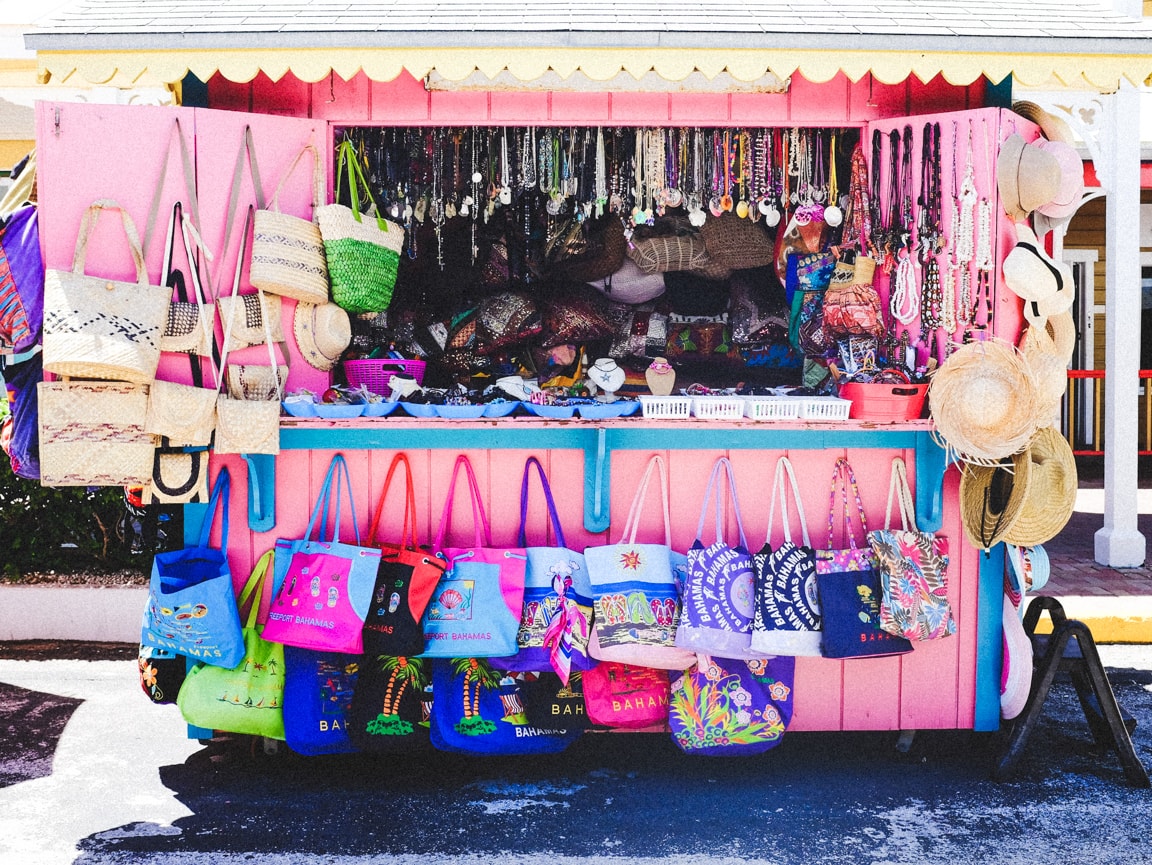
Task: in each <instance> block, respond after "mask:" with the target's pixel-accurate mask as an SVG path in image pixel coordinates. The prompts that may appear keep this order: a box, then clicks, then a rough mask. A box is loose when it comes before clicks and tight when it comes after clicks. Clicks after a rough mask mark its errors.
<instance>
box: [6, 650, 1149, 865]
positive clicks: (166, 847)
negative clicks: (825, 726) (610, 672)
mask: <svg viewBox="0 0 1152 865" xmlns="http://www.w3.org/2000/svg"><path fill="white" fill-rule="evenodd" d="M1102 652H1103V654H1104V657H1105V663H1106V664H1107V665H1108V668H1109V674H1110V676H1111V679H1112V683H1113V687H1114V689H1115V691H1116V693H1117V696H1118V699H1119V700H1120V702H1121V703H1122V704H1123V706H1124V707H1125V708H1126V709H1127V710H1128V711H1129V712H1130V713H1131V714H1133V715H1134V716H1136V717H1137V719H1138V720H1139V726H1138V727H1137V729H1136V732H1135V734H1134V737H1133V739H1134V743H1135V746H1136V750H1137V753H1138V754H1139V755H1140V756H1141V758H1142V759H1143V761H1144V763H1145V765H1146V766H1152V647H1149V646H1105V647H1102ZM0 683H3V684H2V685H0V729H4V730H5V736H4V738H3V741H2V742H0V865H42V863H43V865H49V863H51V865H58V863H78V865H97V863H99V865H122V863H124V865H126V863H133V865H209V863H212V865H216V863H220V862H244V863H253V865H287V863H294V865H295V863H306V865H312V863H325V865H368V863H385V862H387V863H395V865H410V863H411V865H414V863H417V862H420V863H428V862H459V863H470V865H471V863H477V865H478V863H489V862H507V863H525V865H528V863H532V865H535V863H541V865H545V863H547V865H569V863H577V862H580V863H612V865H639V863H650V862H651V863H655V862H668V863H693V865H694V863H704V862H708V863H752V862H756V863H760V862H763V863H768V862H771V863H780V865H784V863H793V862H796V863H800V862H803V863H854V865H855V863H873V865H887V863H891V865H903V863H909V865H911V863H917V865H921V863H929V865H931V863H957V862H965V863H985V862H987V863H993V862H995V863H1005V865H1014V863H1035V862H1042V863H1064V862H1076V861H1083V862H1091V863H1096V865H1109V863H1125V865H1131V863H1152V792H1150V791H1148V790H1137V789H1132V788H1130V787H1128V786H1126V785H1125V783H1124V777H1123V774H1122V772H1121V769H1120V764H1119V761H1118V760H1117V759H1116V757H1115V755H1114V754H1111V753H1107V752H1105V753H1100V752H1098V751H1097V750H1096V749H1095V747H1094V746H1093V744H1092V741H1091V738H1090V736H1089V734H1088V730H1087V727H1086V725H1085V723H1084V719H1083V716H1082V714H1081V711H1080V708H1079V704H1078V703H1077V701H1076V699H1075V695H1074V692H1073V690H1072V688H1071V685H1069V684H1067V683H1057V685H1056V687H1055V689H1054V691H1053V694H1052V696H1051V697H1050V698H1049V704H1048V706H1047V708H1046V712H1045V718H1044V722H1043V724H1042V725H1041V726H1040V727H1039V728H1038V729H1037V731H1036V732H1035V734H1034V735H1033V737H1032V740H1031V742H1030V744H1029V748H1028V752H1027V756H1026V758H1025V760H1024V762H1023V764H1022V766H1021V767H1020V770H1019V772H1018V774H1017V776H1016V777H1015V778H1013V779H1012V780H1011V781H1008V782H1005V783H1000V784H997V783H993V782H992V781H990V780H989V775H990V772H991V768H992V765H993V762H994V759H995V756H996V752H997V747H998V745H999V737H998V736H997V735H996V734H975V733H970V732H957V731H936V732H933V731H921V732H919V733H918V734H917V735H916V737H915V739H914V741H913V743H912V747H911V749H910V750H909V751H908V753H901V752H900V751H898V750H897V748H896V741H897V736H896V733H894V732H882V733H791V734H786V735H785V738H784V741H783V743H782V744H781V745H780V747H778V748H776V749H775V750H773V751H770V752H768V753H766V754H762V755H758V756H755V757H743V758H730V759H715V758H701V757H689V756H685V755H683V754H681V753H680V752H679V751H678V750H677V749H676V747H675V746H674V745H673V744H672V742H671V740H670V739H668V738H666V737H663V736H653V735H648V734H644V735H641V734H599V735H586V736H585V737H584V738H583V739H581V740H579V741H577V742H576V743H575V745H573V746H572V747H571V748H570V749H569V750H568V751H567V752H565V753H563V754H560V755H555V756H548V757H526V758H508V757H504V758H487V759H482V758H463V757H459V756H454V755H450V754H442V753H429V754H421V755H411V756H407V757H389V758H382V757H381V758H370V757H367V756H364V755H342V756H335V757H311V758H305V757H300V756H297V755H294V754H292V753H290V752H286V751H284V750H283V749H282V750H281V751H280V752H279V753H275V754H265V753H264V752H263V749H261V748H258V747H254V742H253V740H227V741H218V742H213V743H211V744H209V745H208V746H202V745H201V744H200V743H198V742H195V741H189V740H188V739H187V738H186V737H185V735H184V734H185V728H184V726H183V723H182V721H181V719H180V716H179V713H178V711H177V710H176V709H175V707H173V706H164V707H155V706H152V705H151V704H150V703H149V702H148V701H147V699H146V698H145V697H144V695H143V694H142V692H141V691H140V689H139V685H138V683H137V680H136V670H135V663H134V662H130V661H123V660H117V661H78V660H49V661H19V660H0Z"/></svg>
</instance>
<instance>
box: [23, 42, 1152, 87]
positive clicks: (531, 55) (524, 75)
mask: <svg viewBox="0 0 1152 865" xmlns="http://www.w3.org/2000/svg"><path fill="white" fill-rule="evenodd" d="M37 61H38V67H39V78H40V80H41V81H42V82H51V83H55V84H67V85H71V86H83V85H87V84H110V85H114V86H122V87H127V86H137V87H138V86H141V84H142V83H144V80H146V79H150V80H151V81H152V82H157V81H158V82H165V83H169V84H171V83H173V82H176V81H180V80H181V79H182V78H183V77H184V76H185V74H186V73H188V72H192V73H193V74H194V75H195V76H196V77H197V78H199V79H200V80H201V81H207V80H208V79H210V78H211V77H212V76H213V75H215V74H216V73H217V72H219V73H221V74H222V75H223V76H224V77H225V78H227V79H229V80H231V81H236V82H246V81H250V80H252V79H253V78H255V77H256V75H257V73H259V72H261V71H263V72H264V73H265V74H266V75H268V77H269V78H271V79H272V80H274V81H275V80H278V79H279V78H281V77H282V76H283V75H284V74H285V73H287V72H289V71H291V72H292V73H293V74H294V75H295V76H296V77H297V78H299V79H300V80H302V81H311V82H315V81H319V80H321V79H322V78H324V77H326V76H327V75H328V73H329V72H330V71H334V72H335V73H336V74H337V75H339V76H340V77H341V78H344V79H345V80H347V79H351V78H352V77H354V76H355V75H356V74H357V73H358V72H360V71H361V70H363V71H364V72H365V73H366V74H367V75H368V77H369V78H371V79H372V80H374V81H391V80H392V79H393V78H395V77H396V76H397V75H399V74H400V72H401V71H402V70H405V69H406V70H408V72H410V73H411V74H412V75H413V76H414V77H416V78H418V79H422V78H424V77H425V76H426V75H427V74H428V73H429V72H430V71H431V70H432V69H435V70H436V71H437V72H439V73H440V74H441V75H442V76H443V77H445V78H447V79H449V80H452V81H459V80H461V79H463V78H467V77H468V76H469V75H471V74H472V72H473V71H474V70H477V69H478V70H480V71H481V72H483V73H484V74H485V75H488V76H489V77H494V76H496V75H497V74H498V73H500V72H501V71H502V70H504V69H507V70H508V71H509V72H511V73H512V74H513V75H515V76H516V77H517V78H519V79H520V80H522V81H531V80H532V79H534V78H537V77H539V76H540V75H542V74H543V73H544V72H546V71H548V70H549V69H552V70H554V71H555V72H557V73H558V74H559V75H561V76H565V77H566V76H568V75H570V74H571V73H572V72H574V71H575V70H577V69H579V70H581V71H583V72H584V73H585V74H586V75H587V76H588V77H589V78H592V79H594V80H596V81H605V80H607V79H610V78H612V77H614V76H616V75H617V74H619V73H620V72H621V71H625V72H629V73H631V74H632V75H634V76H636V77H639V76H641V75H643V74H645V73H646V72H648V71H650V70H652V71H655V72H657V73H658V74H659V75H661V76H662V77H664V78H666V79H668V80H670V81H680V80H682V79H683V78H685V77H686V76H688V75H689V74H690V73H692V72H693V71H696V70H699V71H700V72H701V73H703V74H704V75H705V76H706V77H708V78H712V77H714V76H715V75H717V74H718V73H720V72H721V71H724V70H727V71H728V72H729V73H730V74H731V75H732V76H733V77H735V78H737V79H739V80H741V81H755V80H756V79H758V78H761V77H763V76H764V75H765V74H767V73H768V72H772V73H775V74H776V75H778V76H779V77H781V78H787V77H788V76H790V75H792V74H793V73H795V72H800V73H801V74H802V75H803V76H804V77H805V78H806V79H808V80H809V81H813V82H823V81H828V80H830V79H832V78H834V77H835V76H836V75H837V74H839V73H840V72H844V73H845V74H847V76H848V77H849V78H850V79H852V80H853V81H857V80H859V79H860V78H862V77H864V76H865V75H866V74H868V73H869V72H871V73H872V74H873V75H874V76H875V77H876V79H877V80H878V81H881V82H884V83H888V84H895V83H898V82H901V81H904V80H906V79H907V78H909V77H910V76H912V75H915V76H916V77H917V78H919V79H920V80H921V81H929V80H931V79H933V78H935V77H936V76H937V75H938V74H941V73H942V74H943V75H944V78H945V79H947V80H948V81H949V82H950V83H952V84H957V85H966V84H971V83H972V82H973V81H975V80H977V79H978V78H980V77H981V76H985V77H987V78H988V79H989V80H991V81H997V82H998V81H1001V80H1003V79H1004V78H1005V77H1006V76H1008V75H1014V76H1015V79H1016V81H1017V82H1019V83H1020V84H1023V85H1026V86H1053V85H1056V86H1068V87H1078V88H1085V87H1087V88H1091V89H1094V90H1099V91H1111V90H1115V89H1116V88H1117V87H1118V86H1119V82H1120V81H1121V80H1122V79H1127V80H1128V81H1129V82H1131V83H1132V84H1134V85H1140V84H1142V83H1143V82H1144V80H1145V79H1146V78H1148V77H1149V75H1150V74H1152V54H1144V55H1080V54H1069V55H1056V54H1012V55H1009V54H994V53H960V52H939V51H938V52H924V53H909V52H896V51H892V52H882V51H881V52H877V51H867V52H865V51H853V50H843V51H814V50H809V51H803V50H792V51H789V50H783V51H778V50H753V49H714V48H700V49H691V48H594V47H581V48H564V47H542V48H531V47H516V46H509V47H493V48H485V49H477V48H435V47H426V48H419V47H417V48H413V47H394V48H386V47H385V48H284V49H221V50H203V51H199V50H193V51H41V52H39V53H38V57H37Z"/></svg>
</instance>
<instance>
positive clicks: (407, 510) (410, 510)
mask: <svg viewBox="0 0 1152 865" xmlns="http://www.w3.org/2000/svg"><path fill="white" fill-rule="evenodd" d="M400 466H404V480H405V489H404V524H403V527H402V528H401V529H400V546H401V547H405V548H407V549H409V550H415V549H416V548H417V547H416V490H415V489H414V488H413V486H412V465H411V464H410V463H409V462H408V454H406V453H398V454H396V456H394V457H392V464H391V465H389V466H388V474H387V475H385V477H384V489H383V490H381V491H380V501H379V502H378V503H377V504H376V513H374V514H373V515H372V528H370V529H369V530H368V545H369V546H373V547H377V548H380V547H381V543H380V541H379V540H378V538H377V535H376V532H377V530H378V529H379V528H380V518H381V516H382V515H383V513H384V502H385V501H386V500H387V498H388V490H389V488H390V487H391V486H392V475H393V474H395V473H396V469H398V468H399V467H400ZM409 519H411V524H409Z"/></svg>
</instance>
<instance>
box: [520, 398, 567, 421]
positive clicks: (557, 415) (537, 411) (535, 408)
mask: <svg viewBox="0 0 1152 865" xmlns="http://www.w3.org/2000/svg"><path fill="white" fill-rule="evenodd" d="M524 408H526V409H528V411H530V412H532V414H534V415H536V417H546V418H552V419H553V420H566V419H567V418H570V417H572V415H574V414H576V406H574V405H536V404H535V403H531V402H526V403H524Z"/></svg>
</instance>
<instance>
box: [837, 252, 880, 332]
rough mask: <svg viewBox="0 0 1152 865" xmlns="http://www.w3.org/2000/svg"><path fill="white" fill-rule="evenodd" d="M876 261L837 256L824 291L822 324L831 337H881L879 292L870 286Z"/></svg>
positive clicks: (863, 257)
mask: <svg viewBox="0 0 1152 865" xmlns="http://www.w3.org/2000/svg"><path fill="white" fill-rule="evenodd" d="M875 271H876V262H875V261H874V260H873V259H871V258H867V257H865V256H858V257H857V258H856V260H855V262H854V263H852V262H847V261H846V260H845V259H841V261H840V262H839V263H837V265H836V268H835V269H834V270H833V271H832V280H831V282H830V283H829V285H828V291H827V292H825V294H824V326H825V327H826V328H827V329H828V332H829V334H831V336H833V337H844V336H882V335H883V334H884V316H883V310H882V308H881V304H880V295H879V294H877V292H876V289H875V288H873V287H872V277H873V274H874V273H875Z"/></svg>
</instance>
